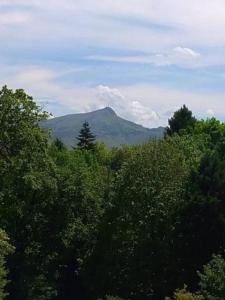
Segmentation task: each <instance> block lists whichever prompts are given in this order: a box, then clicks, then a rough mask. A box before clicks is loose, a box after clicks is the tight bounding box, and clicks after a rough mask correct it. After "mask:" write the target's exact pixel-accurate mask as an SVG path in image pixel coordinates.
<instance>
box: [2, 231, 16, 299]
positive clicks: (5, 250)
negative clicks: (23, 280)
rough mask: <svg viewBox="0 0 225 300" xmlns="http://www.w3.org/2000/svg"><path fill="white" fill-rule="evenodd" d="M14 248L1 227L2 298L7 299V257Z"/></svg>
mask: <svg viewBox="0 0 225 300" xmlns="http://www.w3.org/2000/svg"><path fill="white" fill-rule="evenodd" d="M13 250H14V248H13V247H12V246H11V245H10V243H9V238H8V236H7V234H6V233H5V232H4V231H3V230H1V229H0V300H3V299H5V298H6V296H7V293H6V292H5V287H6V285H7V283H8V279H7V275H8V270H7V268H6V257H7V256H8V255H9V254H12V253H13Z"/></svg>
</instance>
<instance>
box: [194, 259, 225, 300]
mask: <svg viewBox="0 0 225 300" xmlns="http://www.w3.org/2000/svg"><path fill="white" fill-rule="evenodd" d="M198 275H199V277H200V283H199V285H200V289H201V293H202V294H203V296H205V299H206V300H221V299H225V260H224V258H223V257H222V256H221V255H217V256H216V255H214V256H213V258H212V260H211V261H210V262H209V263H208V264H207V265H205V266H204V268H203V272H202V273H200V272H198Z"/></svg>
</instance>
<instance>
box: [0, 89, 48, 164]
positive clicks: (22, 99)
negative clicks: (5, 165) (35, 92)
mask: <svg viewBox="0 0 225 300" xmlns="http://www.w3.org/2000/svg"><path fill="white" fill-rule="evenodd" d="M47 117H48V114H47V113H46V112H45V111H44V112H43V111H42V110H41V108H40V107H39V106H38V105H37V104H36V103H35V102H34V101H33V98H32V97H31V96H29V95H27V94H26V93H25V92H24V91H23V90H22V89H18V90H15V91H13V90H10V89H8V88H7V86H4V87H3V88H2V90H0V129H1V130H0V159H5V160H9V159H11V158H12V157H14V156H16V155H18V154H22V153H24V150H25V149H29V151H28V152H29V153H30V154H32V152H35V151H36V150H35V149H40V148H43V147H44V148H45V147H46V144H47V141H48V137H47V134H45V135H44V130H42V129H41V128H40V127H39V123H40V121H43V120H45V119H46V118H47ZM26 154H27V153H26Z"/></svg>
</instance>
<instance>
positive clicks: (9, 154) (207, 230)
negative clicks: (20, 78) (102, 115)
mask: <svg viewBox="0 0 225 300" xmlns="http://www.w3.org/2000/svg"><path fill="white" fill-rule="evenodd" d="M47 118H49V114H48V113H47V112H45V111H43V110H42V109H41V107H39V106H38V105H37V104H36V102H35V101H34V99H33V98H32V97H31V96H29V95H27V94H26V92H25V91H24V90H21V89H19V90H11V89H9V88H8V87H6V86H4V87H3V88H2V89H1V91H0V228H1V229H0V300H2V299H9V300H53V299H56V300H64V299H65V300H72V299H74V300H75V299H78V300H79V299H81V300H86V299H87V300H97V299H103V300H104V299H108V300H113V299H114V300H116V299H117V300H119V299H123V300H128V299H131V300H133V299H134V300H142V299H153V300H161V299H162V300H164V299H167V300H169V299H170V300H172V299H174V300H175V299H176V300H197V299H198V300H202V299H206V300H223V299H225V253H224V249H225V124H223V123H222V122H220V121H219V120H217V119H215V118H209V119H206V120H197V119H196V118H195V117H194V116H193V114H192V112H191V111H190V110H189V109H188V108H187V107H186V106H185V105H184V106H183V107H181V108H180V109H179V110H177V111H176V112H175V113H174V115H173V117H172V118H171V119H169V122H168V124H169V125H168V127H167V128H166V131H165V137H164V138H163V139H154V140H150V141H149V142H147V143H145V144H143V145H136V146H123V147H118V148H111V149H110V148H107V147H106V146H105V145H104V144H101V143H96V142H95V137H94V136H93V135H92V133H91V127H89V125H88V124H87V123H85V124H84V126H83V128H82V129H81V131H80V135H79V137H78V140H79V143H78V145H77V146H76V147H74V148H71V149H69V148H67V147H65V145H64V144H63V143H62V142H61V141H60V140H54V141H51V142H49V141H50V140H51V139H50V135H51V133H50V132H49V131H47V130H44V129H42V128H41V127H40V126H39V125H40V122H42V121H43V120H46V119H47ZM75 140H76V137H74V141H75Z"/></svg>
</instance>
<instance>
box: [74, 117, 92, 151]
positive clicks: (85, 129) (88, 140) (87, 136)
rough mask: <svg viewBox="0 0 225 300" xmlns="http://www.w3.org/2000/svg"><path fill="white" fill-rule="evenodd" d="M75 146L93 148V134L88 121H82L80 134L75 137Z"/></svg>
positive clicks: (83, 148) (86, 148)
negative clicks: (76, 141)
mask: <svg viewBox="0 0 225 300" xmlns="http://www.w3.org/2000/svg"><path fill="white" fill-rule="evenodd" d="M77 140H78V143H77V148H78V149H80V150H94V149H95V136H94V135H93V134H92V132H91V129H90V126H89V124H88V122H84V124H83V126H82V128H81V130H80V134H79V136H78V137H77Z"/></svg>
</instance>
